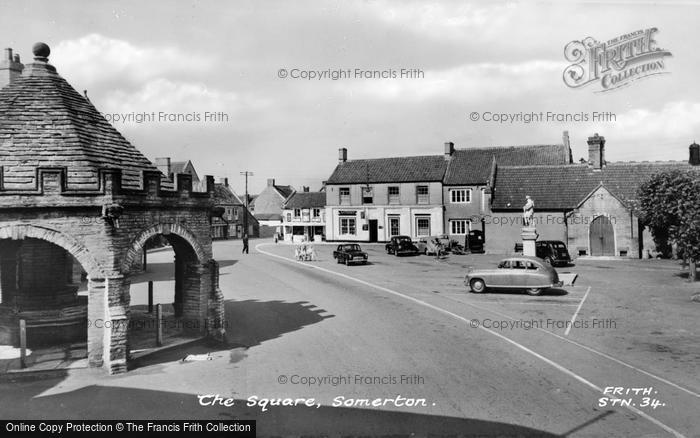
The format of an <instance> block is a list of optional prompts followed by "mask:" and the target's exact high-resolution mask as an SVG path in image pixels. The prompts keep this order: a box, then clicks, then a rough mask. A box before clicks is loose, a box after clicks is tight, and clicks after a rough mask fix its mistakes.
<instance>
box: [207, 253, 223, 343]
mask: <svg viewBox="0 0 700 438" xmlns="http://www.w3.org/2000/svg"><path fill="white" fill-rule="evenodd" d="M209 277H210V282H211V287H210V289H211V294H210V295H209V306H208V312H209V316H208V320H207V335H209V336H211V337H213V338H215V339H219V340H222V341H223V340H224V339H225V336H226V325H225V324H226V319H225V316H226V315H225V311H224V294H223V293H222V292H221V288H219V263H218V262H217V261H216V260H214V259H212V260H209Z"/></svg>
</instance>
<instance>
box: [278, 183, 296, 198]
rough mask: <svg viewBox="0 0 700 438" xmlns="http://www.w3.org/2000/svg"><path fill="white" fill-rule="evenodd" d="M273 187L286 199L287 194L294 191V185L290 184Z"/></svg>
mask: <svg viewBox="0 0 700 438" xmlns="http://www.w3.org/2000/svg"><path fill="white" fill-rule="evenodd" d="M275 189H277V191H278V192H279V193H280V195H282V196H283V197H284V199H287V198H288V197H289V195H291V194H292V193H294V187H292V186H278V185H275Z"/></svg>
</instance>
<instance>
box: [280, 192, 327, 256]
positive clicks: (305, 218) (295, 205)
mask: <svg viewBox="0 0 700 438" xmlns="http://www.w3.org/2000/svg"><path fill="white" fill-rule="evenodd" d="M306 190H307V187H304V191H303V192H295V193H294V194H292V195H291V196H290V197H289V198H288V199H287V201H286V202H285V203H284V206H283V207H282V208H283V210H282V229H283V231H284V240H285V241H286V242H295V243H298V242H301V241H303V240H313V241H316V242H320V241H322V240H323V239H324V238H325V228H326V209H325V206H326V193H325V192H309V191H306Z"/></svg>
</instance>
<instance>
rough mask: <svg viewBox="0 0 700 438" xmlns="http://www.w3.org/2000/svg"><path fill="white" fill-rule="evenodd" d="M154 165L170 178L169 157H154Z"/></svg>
mask: <svg viewBox="0 0 700 438" xmlns="http://www.w3.org/2000/svg"><path fill="white" fill-rule="evenodd" d="M156 167H157V168H158V170H160V171H161V173H162V174H163V175H165V176H167V177H168V178H170V169H171V167H170V157H156Z"/></svg>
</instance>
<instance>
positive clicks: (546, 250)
mask: <svg viewBox="0 0 700 438" xmlns="http://www.w3.org/2000/svg"><path fill="white" fill-rule="evenodd" d="M513 251H514V252H515V253H516V254H522V253H523V244H522V242H515V247H514V248H513ZM535 255H537V257H539V258H541V259H542V260H544V261H545V263H547V264H549V265H552V266H557V265H562V266H566V265H568V264H569V263H571V256H570V255H569V250H568V249H567V248H566V244H564V242H562V241H560V240H538V241H537V242H535Z"/></svg>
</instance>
